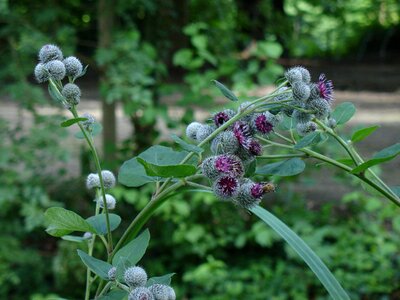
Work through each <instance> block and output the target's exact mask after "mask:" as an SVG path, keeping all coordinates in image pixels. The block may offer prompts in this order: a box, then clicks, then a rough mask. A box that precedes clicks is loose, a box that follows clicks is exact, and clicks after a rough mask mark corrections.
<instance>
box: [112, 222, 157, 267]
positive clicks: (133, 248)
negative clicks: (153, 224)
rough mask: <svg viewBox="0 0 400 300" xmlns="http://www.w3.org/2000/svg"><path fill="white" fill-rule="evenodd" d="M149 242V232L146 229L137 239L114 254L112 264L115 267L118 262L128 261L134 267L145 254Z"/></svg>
mask: <svg viewBox="0 0 400 300" xmlns="http://www.w3.org/2000/svg"><path fill="white" fill-rule="evenodd" d="M149 241H150V232H149V230H148V229H146V230H145V231H143V232H142V233H141V234H140V235H139V236H138V237H137V238H135V239H134V240H132V241H130V242H129V243H128V244H126V245H125V246H124V247H122V248H121V249H120V250H119V251H118V252H117V253H115V255H114V257H113V260H112V264H113V265H114V266H117V265H118V262H119V261H123V260H128V261H129V262H130V263H131V264H132V265H135V264H136V263H137V262H138V261H140V259H141V258H142V257H143V255H144V254H145V252H146V249H147V246H148V245H149Z"/></svg>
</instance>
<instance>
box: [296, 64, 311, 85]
mask: <svg viewBox="0 0 400 300" xmlns="http://www.w3.org/2000/svg"><path fill="white" fill-rule="evenodd" d="M295 69H297V70H299V71H300V73H301V79H302V81H303V82H305V83H310V82H311V74H310V72H309V71H308V70H307V69H306V68H304V67H302V66H297V67H295Z"/></svg>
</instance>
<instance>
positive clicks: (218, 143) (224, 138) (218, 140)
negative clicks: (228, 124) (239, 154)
mask: <svg viewBox="0 0 400 300" xmlns="http://www.w3.org/2000/svg"><path fill="white" fill-rule="evenodd" d="M238 148H239V142H238V140H237V139H236V136H235V134H234V133H233V131H230V130H227V131H222V132H221V133H219V134H218V135H217V136H216V137H215V139H214V140H213V141H212V142H211V151H212V152H213V153H214V154H224V153H231V154H233V153H235V152H236V151H237V150H238Z"/></svg>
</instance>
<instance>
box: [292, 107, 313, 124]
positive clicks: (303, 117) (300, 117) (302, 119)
mask: <svg viewBox="0 0 400 300" xmlns="http://www.w3.org/2000/svg"><path fill="white" fill-rule="evenodd" d="M292 118H293V119H294V121H295V123H296V124H298V123H307V122H308V121H310V120H311V118H312V115H311V114H309V113H306V112H303V111H300V110H297V109H295V110H294V111H293V114H292Z"/></svg>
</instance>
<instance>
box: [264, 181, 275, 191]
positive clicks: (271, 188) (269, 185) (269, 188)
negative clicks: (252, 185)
mask: <svg viewBox="0 0 400 300" xmlns="http://www.w3.org/2000/svg"><path fill="white" fill-rule="evenodd" d="M263 191H264V193H271V192H275V191H276V185H274V184H273V183H272V182H268V183H266V184H264V186H263Z"/></svg>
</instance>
